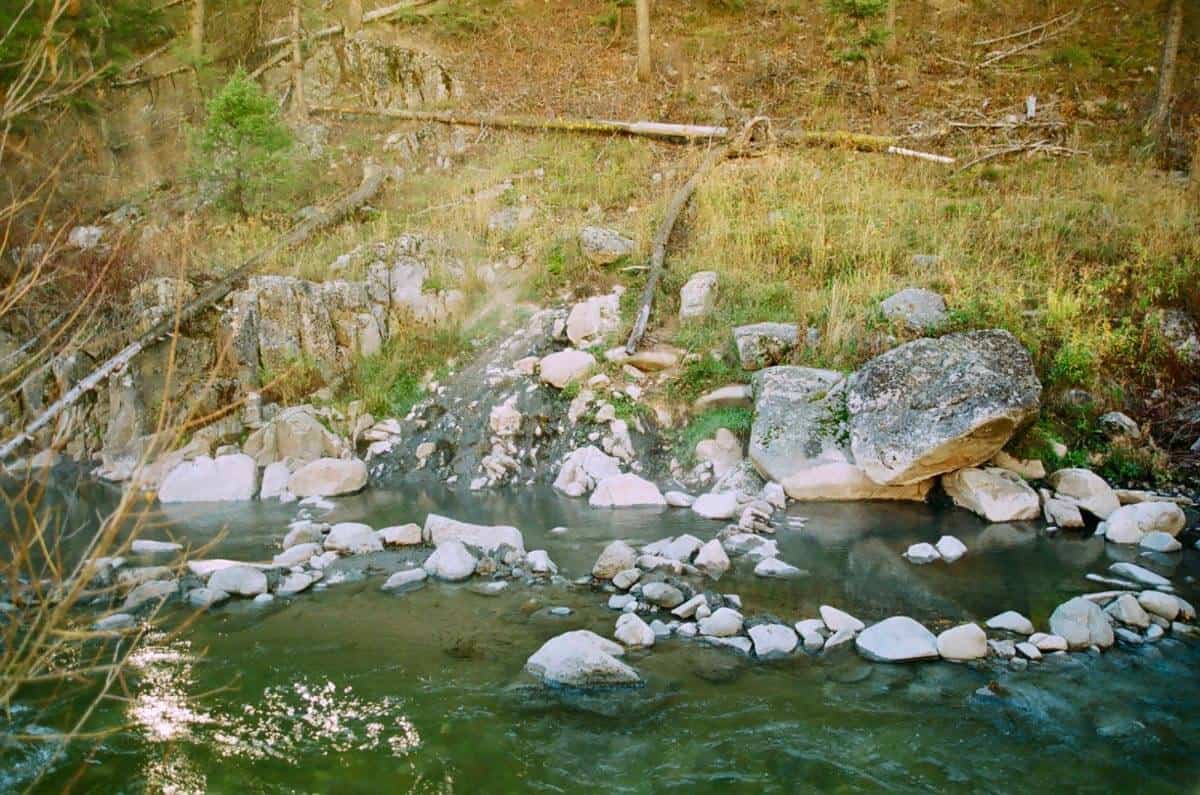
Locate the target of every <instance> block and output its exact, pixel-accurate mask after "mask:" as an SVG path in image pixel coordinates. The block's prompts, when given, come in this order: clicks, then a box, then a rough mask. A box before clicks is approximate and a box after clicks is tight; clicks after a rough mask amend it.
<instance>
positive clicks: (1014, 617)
mask: <svg viewBox="0 0 1200 795" xmlns="http://www.w3.org/2000/svg"><path fill="white" fill-rule="evenodd" d="M985 626H987V628H988V629H1002V630H1005V631H1007V632H1016V633H1017V634H1019V635H1032V634H1033V632H1034V629H1035V627H1034V626H1033V622H1032V621H1030V620H1029V619H1028V618H1026V617H1025V616H1023V615H1021V614H1020V613H1018V612H1017V611H1016V610H1007V611H1005V612H1003V613H1000V614H999V615H995V616H992V617H991V618H989V619H988V620H987V622H986V623H985Z"/></svg>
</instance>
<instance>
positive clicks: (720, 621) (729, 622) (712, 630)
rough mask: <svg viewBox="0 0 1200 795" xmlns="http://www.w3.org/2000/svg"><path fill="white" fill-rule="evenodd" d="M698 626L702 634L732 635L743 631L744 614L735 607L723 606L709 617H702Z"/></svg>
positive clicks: (726, 636)
mask: <svg viewBox="0 0 1200 795" xmlns="http://www.w3.org/2000/svg"><path fill="white" fill-rule="evenodd" d="M698 626H699V629H700V634H701V635H710V636H712V637H716V638H728V637H732V636H734V635H736V634H738V633H739V632H741V631H742V614H741V613H739V612H738V611H736V610H734V609H733V608H730V607H721V608H718V609H717V610H715V611H713V614H712V615H711V616H709V617H708V618H702V619H700V621H699V622H698Z"/></svg>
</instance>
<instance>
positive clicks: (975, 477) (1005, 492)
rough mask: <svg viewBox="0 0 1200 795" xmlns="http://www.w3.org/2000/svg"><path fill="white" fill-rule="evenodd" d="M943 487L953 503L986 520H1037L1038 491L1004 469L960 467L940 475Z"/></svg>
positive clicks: (1039, 506)
mask: <svg viewBox="0 0 1200 795" xmlns="http://www.w3.org/2000/svg"><path fill="white" fill-rule="evenodd" d="M942 488H944V489H945V490H946V493H947V494H949V495H950V498H951V499H952V500H954V504H955V505H957V506H959V507H960V508H966V509H967V510H969V511H972V512H974V513H976V514H979V515H980V516H982V517H984V518H985V519H987V520H988V521H989V522H1015V521H1022V520H1027V519H1036V518H1037V517H1038V515H1039V514H1040V513H1041V505H1040V501H1039V500H1038V495H1037V492H1036V491H1034V490H1033V489H1032V488H1031V487H1030V486H1029V484H1028V483H1026V482H1025V481H1024V480H1023V479H1022V478H1021V477H1020V476H1019V475H1016V474H1014V473H1012V472H1010V471H1008V470H1007V469H1000V468H998V467H989V468H987V469H974V468H971V469H960V470H958V471H957V472H952V473H950V474H948V475H943V476H942Z"/></svg>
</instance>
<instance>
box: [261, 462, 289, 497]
mask: <svg viewBox="0 0 1200 795" xmlns="http://www.w3.org/2000/svg"><path fill="white" fill-rule="evenodd" d="M291 477H292V470H291V469H290V468H289V467H288V465H287V464H285V463H284V462H283V461H276V462H274V463H272V464H268V465H267V468H266V469H264V470H263V474H262V486H261V488H260V489H259V492H258V498H259V499H260V500H271V499H278V498H279V497H281V496H282V495H284V494H289V493H290V492H288V480H290V479H291Z"/></svg>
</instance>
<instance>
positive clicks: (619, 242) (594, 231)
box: [579, 226, 635, 265]
mask: <svg viewBox="0 0 1200 795" xmlns="http://www.w3.org/2000/svg"><path fill="white" fill-rule="evenodd" d="M579 244H580V246H581V247H582V248H583V254H584V256H586V257H587V258H588V259H589V260H591V261H592V262H594V263H596V264H597V265H611V264H612V263H614V262H616V261H617V260H619V259H622V258H624V257H628V256H632V255H633V252H634V250H635V245H634V242H633V241H632V240H630V239H629V238H627V237H625V236H624V235H622V234H621V233H620V232H616V231H614V230H612V229H604V228H602V227H598V226H585V227H584V228H583V229H580V230H579Z"/></svg>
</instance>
